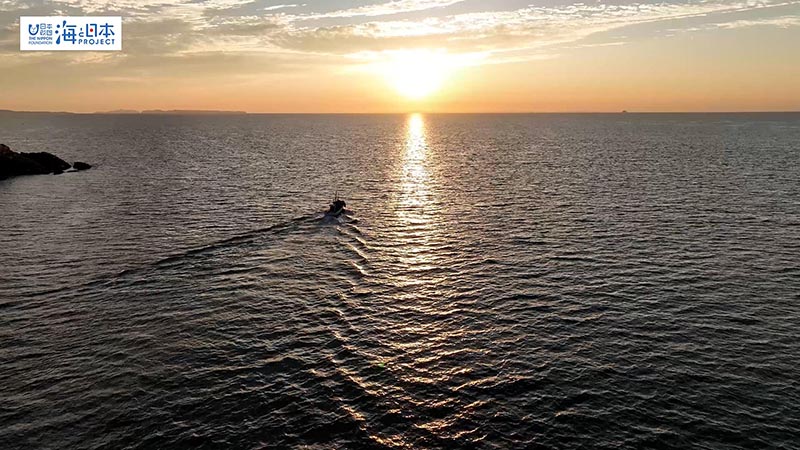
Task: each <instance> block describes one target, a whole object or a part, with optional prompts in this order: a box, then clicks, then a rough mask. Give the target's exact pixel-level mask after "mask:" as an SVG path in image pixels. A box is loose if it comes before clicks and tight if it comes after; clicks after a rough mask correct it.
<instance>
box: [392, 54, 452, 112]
mask: <svg viewBox="0 0 800 450" xmlns="http://www.w3.org/2000/svg"><path fill="white" fill-rule="evenodd" d="M455 66H456V65H455V63H454V62H453V61H452V60H451V59H450V58H448V55H447V54H446V53H445V52H439V51H431V50H411V51H403V52H396V53H394V54H392V55H391V58H390V59H389V61H387V62H385V63H384V64H382V65H381V66H380V72H381V73H382V75H383V77H384V78H385V79H386V81H387V82H388V83H389V85H391V86H392V87H393V88H394V89H395V90H396V91H397V93H399V94H400V95H401V96H403V97H404V98H407V99H410V100H422V99H424V98H426V97H429V96H431V95H433V94H434V93H436V92H437V91H438V90H440V89H441V88H442V86H443V85H444V83H445V82H446V81H447V79H448V77H449V76H450V74H451V73H452V72H453V70H454V69H455Z"/></svg>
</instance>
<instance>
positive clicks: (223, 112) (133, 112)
mask: <svg viewBox="0 0 800 450" xmlns="http://www.w3.org/2000/svg"><path fill="white" fill-rule="evenodd" d="M0 113H12V114H65V115H66V114H71V115H107V116H112V115H113V116H138V115H142V116H158V115H164V116H166V115H175V116H179V115H408V114H453V115H455V114H464V115H466V114H498V115H499V114H509V115H510V114H519V115H522V114H797V113H800V109H797V110H708V111H685V110H684V111H681V110H647V111H628V110H615V111H462V112H453V111H413V110H409V111H404V112H401V111H394V112H369V111H365V112H344V111H342V112H281V111H268V112H262V111H257V112H252V111H241V110H222V109H219V110H218V109H144V110H134V109H130V110H128V109H119V110H111V111H92V112H79V111H49V110H14V109H0Z"/></svg>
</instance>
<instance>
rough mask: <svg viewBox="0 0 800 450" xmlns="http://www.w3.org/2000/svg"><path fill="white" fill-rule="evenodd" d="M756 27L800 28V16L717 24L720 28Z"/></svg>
mask: <svg viewBox="0 0 800 450" xmlns="http://www.w3.org/2000/svg"><path fill="white" fill-rule="evenodd" d="M756 26H770V27H778V28H789V27H798V26H800V16H783V17H773V18H765V19H755V20H736V21H733V22H724V23H719V24H717V27H719V28H729V29H733V28H746V27H756Z"/></svg>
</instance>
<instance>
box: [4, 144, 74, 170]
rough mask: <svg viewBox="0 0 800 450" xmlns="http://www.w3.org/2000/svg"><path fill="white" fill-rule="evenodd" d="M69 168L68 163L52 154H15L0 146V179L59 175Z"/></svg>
mask: <svg viewBox="0 0 800 450" xmlns="http://www.w3.org/2000/svg"><path fill="white" fill-rule="evenodd" d="M69 168H70V165H69V163H68V162H66V161H64V160H63V159H61V158H59V157H58V156H55V155H53V154H52V153H47V152H35V153H23V152H20V153H17V152H15V151H13V150H11V149H10V148H9V147H8V146H7V145H5V144H0V179H2V178H8V177H13V176H17V175H40V174H46V173H54V174H60V173H64V171H65V170H67V169H69Z"/></svg>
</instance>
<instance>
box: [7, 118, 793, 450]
mask: <svg viewBox="0 0 800 450" xmlns="http://www.w3.org/2000/svg"><path fill="white" fill-rule="evenodd" d="M0 142H1V143H5V144H7V145H9V146H10V147H11V148H12V149H14V150H17V151H26V152H32V151H48V152H51V153H54V154H56V155H58V156H60V157H62V158H64V159H66V160H68V161H69V162H74V161H84V162H87V163H89V164H92V165H93V168H92V169H90V170H88V171H82V172H76V173H65V174H62V175H37V176H23V177H16V178H10V179H6V180H3V181H0V400H1V401H0V447H2V448H3V449H7V450H12V449H217V448H232V449H272V448H275V449H278V448H297V449H362V448H363V449H578V448H582V449H646V448H658V449H679V448H680V449H684V448H692V449H745V448H746V449H797V448H800V114H792V113H761V114H634V113H629V114H508V115H503V114H453V115H447V114H441V115H440V114H408V115H269V114H267V115H260V114H248V115H157V116H156V115H124V114H119V115H101V114H38V113H27V114H18V113H0ZM336 195H338V196H339V197H341V198H342V199H344V200H345V201H346V202H347V212H346V214H344V215H343V216H341V217H338V218H331V217H325V216H324V211H325V210H326V209H327V207H328V204H329V202H330V201H331V200H332V199H333V198H334V196H336Z"/></svg>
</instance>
